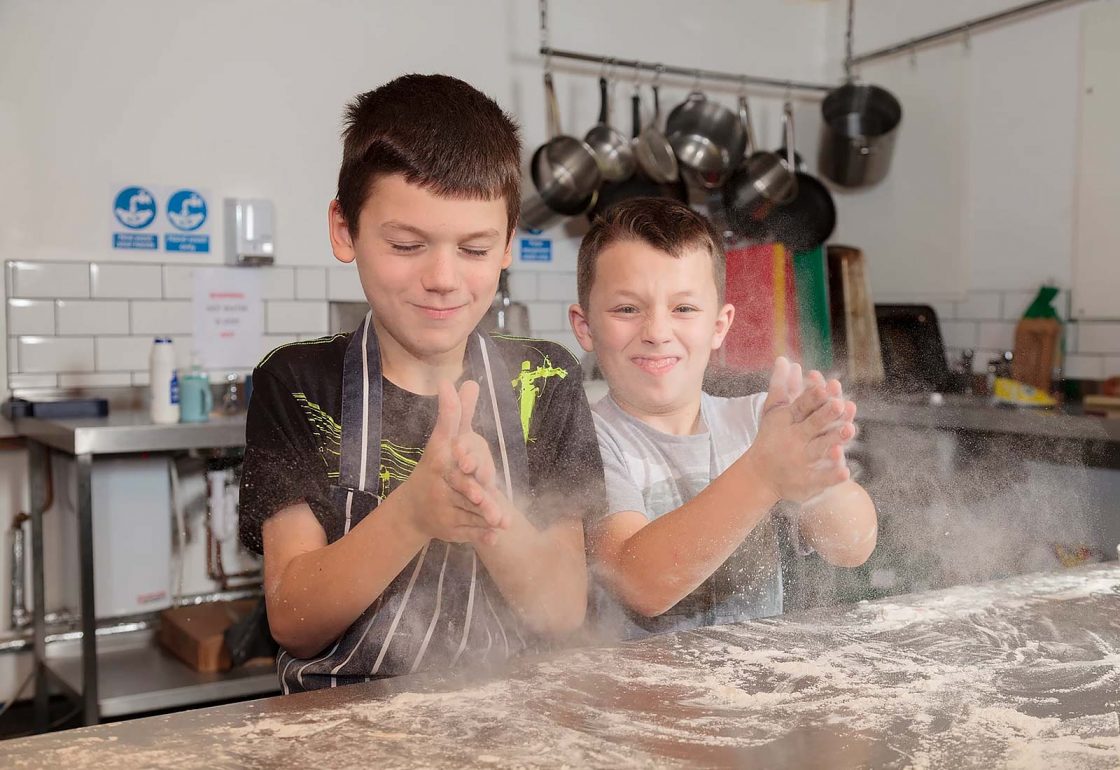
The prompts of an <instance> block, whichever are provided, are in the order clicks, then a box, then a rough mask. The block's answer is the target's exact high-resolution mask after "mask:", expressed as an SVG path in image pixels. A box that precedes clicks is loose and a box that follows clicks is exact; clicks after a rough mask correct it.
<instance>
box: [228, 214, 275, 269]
mask: <svg viewBox="0 0 1120 770" xmlns="http://www.w3.org/2000/svg"><path fill="white" fill-rule="evenodd" d="M225 215H226V216H225V219H226V222H225V227H226V264H230V265H271V264H272V263H273V261H274V259H275V249H276V247H275V244H274V242H273V234H274V232H275V229H274V228H275V224H276V218H275V215H274V214H273V210H272V201H270V200H263V199H260V198H226V199H225Z"/></svg>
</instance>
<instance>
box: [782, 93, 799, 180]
mask: <svg viewBox="0 0 1120 770" xmlns="http://www.w3.org/2000/svg"><path fill="white" fill-rule="evenodd" d="M782 133H783V134H785V140H786V167H787V168H788V169H789V170H790V171H791V172H793V171H797V158H796V157H795V156H794V154H793V143H794V135H793V105H792V104H791V103H790V102H788V101H787V102H786V103H785V104H784V105H783V106H782Z"/></svg>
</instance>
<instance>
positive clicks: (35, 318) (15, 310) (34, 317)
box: [8, 299, 54, 335]
mask: <svg viewBox="0 0 1120 770" xmlns="http://www.w3.org/2000/svg"><path fill="white" fill-rule="evenodd" d="M8 334H47V335H53V334H54V303H53V302H51V301H50V300H49V299H10V300H8Z"/></svg>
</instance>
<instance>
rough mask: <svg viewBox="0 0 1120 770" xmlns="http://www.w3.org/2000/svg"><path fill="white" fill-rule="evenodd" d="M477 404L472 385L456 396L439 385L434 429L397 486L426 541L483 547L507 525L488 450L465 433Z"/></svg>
mask: <svg viewBox="0 0 1120 770" xmlns="http://www.w3.org/2000/svg"><path fill="white" fill-rule="evenodd" d="M477 403H478V383H476V382H472V381H468V382H465V383H463V385H462V387H461V388H460V389H459V392H458V393H456V392H455V389H454V388H453V387H452V386H451V384H450V383H446V382H445V383H441V385H440V388H439V412H438V414H437V415H436V424H435V428H434V429H433V430H432V435H431V438H429V439H428V444H427V446H426V447H425V448H424V455H423V456H422V457H421V458H420V462H419V463H417V465H416V469H415V470H413V472H412V475H411V476H409V479H408V481H407V482H405V484H404V485H402V487H401V488H402V490H403V489H407V490H408V492H409V498H410V500H411V505H410V510H411V512H412V516H411V520H412V524H413V525H414V526H415V527H416V528H417V529H418V530H419V531H420V532H421V533H423V534H424V535H425V536H426V537H428V538H432V539H437V540H446V541H449V542H453V543H464V542H473V543H479V544H488V545H489V544H493V543H494V541H495V539H496V538H497V531H498V529H502V528H505V527H508V526H509V521H508V516H507V514H506V513H505V512H504V509H503V507H502V506H501V505H500V501H499V498H498V497H497V496H496V495H495V492H496V490H495V488H494V477H495V471H494V461H493V458H491V456H490V449H489V447H488V446H487V444H486V441H485V439H483V438H482V437H481V436H479V435H478V434H477V433H475V432H474V430H473V429H472V428H471V420H472V419H473V418H474V410H475V405H476V404H477Z"/></svg>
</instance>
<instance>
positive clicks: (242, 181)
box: [0, 0, 827, 700]
mask: <svg viewBox="0 0 1120 770" xmlns="http://www.w3.org/2000/svg"><path fill="white" fill-rule="evenodd" d="M550 9H551V13H550V16H551V18H550V23H551V27H552V41H551V42H552V44H553V45H554V46H555V47H557V48H568V49H579V50H586V51H591V52H601V53H605V54H611V55H615V56H619V57H639V58H643V59H648V60H655V61H665V62H668V63H677V64H684V65H696V66H703V67H707V68H717V69H719V68H723V69H731V70H736V71H749V72H755V73H758V74H766V75H776V76H779V77H789V78H803V79H818V78H819V77H820V75H821V72H822V70H823V68H824V64H825V58H824V50H823V49H822V47H821V45H820V43H821V40H822V39H823V37H824V34H825V29H826V23H827V6H826V5H825V4H823V3H820V2H818V1H816V0H755V1H754V2H751V3H750V4H746V3H742V2H737V1H736V0H703V1H702V2H698V3H693V4H691V5H683V4H681V3H680V2H679V1H678V0H613V2H610V3H600V2H593V1H592V0H552V1H551V2H550ZM537 23H538V15H537V4H536V3H535V2H532V0H472V1H471V2H469V3H467V2H451V1H450V0H444V1H442V2H441V1H439V0H414V1H413V2H409V3H400V2H389V1H388V0H329V2H328V1H326V0H316V1H313V0H197V1H196V2H193V3H189V4H183V3H170V2H146V1H145V0H106V2H98V3H90V2H73V1H71V2H66V1H64V0H0V169H3V171H2V172H0V212H3V214H2V215H0V262H2V261H5V260H11V259H47V260H61V259H66V260H80V261H86V260H89V261H92V260H112V261H121V260H137V261H164V260H165V259H166V256H165V255H149V256H144V255H140V254H137V255H130V254H128V253H125V252H120V253H114V252H113V251H112V250H111V249H110V248H109V243H110V237H109V227H108V222H109V210H110V200H111V199H110V195H111V192H112V190H113V185H114V184H117V183H120V182H123V181H129V182H146V183H150V184H184V185H191V186H198V187H202V188H206V189H208V190H210V191H211V193H212V195H213V196H214V198H221V197H225V196H255V197H256V196H259V197H265V198H270V199H272V200H273V201H274V202H275V206H276V214H277V243H278V255H277V262H278V264H280V265H284V266H291V265H318V266H325V265H328V264H330V263H331V259H332V258H331V255H330V251H329V248H328V245H327V239H326V232H325V228H324V220H325V217H324V214H325V211H326V206H327V202H328V201H329V200H330V198H331V196H332V194H333V191H334V183H335V178H336V174H337V169H338V161H339V157H340V145H339V141H338V133H339V129H340V122H341V113H342V109H343V106H344V104H345V103H346V101H347V100H348V99H349V98H350V97H352V96H353V95H354V94H356V93H358V92H360V91H363V90H367V89H369V88H372V87H374V86H376V85H377V84H379V83H382V82H384V81H386V80H388V79H390V78H392V77H393V76H395V75H398V74H402V73H405V72H412V71H420V72H434V71H441V72H447V73H450V74H454V75H457V76H459V77H462V78H464V79H466V80H468V81H470V82H472V83H474V84H475V85H477V86H478V87H480V88H482V89H483V90H485V91H486V92H488V93H490V94H491V95H493V96H494V97H495V98H496V99H497V100H498V101H499V102H500V103H501V104H502V105H503V106H505V107H506V108H507V109H508V110H509V111H511V112H512V113H513V114H514V115H516V116H517V117H518V118H519V119H520V120H521V122H522V125H523V128H524V140H525V147H526V152H527V153H528V152H531V150H532V149H533V148H535V147H536V146H537V145H538V144H540V143H541V142H542V141H543V140H544V138H545V131H544V114H543V94H542V90H541V85H540V59H539V57H538V56H537V47H538V45H539V43H540V38H539V34H538V29H537ZM557 70H558V74H557V81H558V87H559V97H560V101H561V106H562V109H563V113H564V127H565V130H567V131H569V132H572V133H579V134H582V133H583V132H584V131H586V130H587V129H588V128H590V126H591V125H592V124H593V123H594V122H595V116H596V111H597V104H596V95H595V94H596V91H595V88H596V86H595V82H594V78H593V76H594V75H595V74H597V68H595V67H590V68H583V70H582V71H583V72H585V73H588V74H590V75H591V76H592V77H587V76H585V75H578V74H576V73H577V72H579V71H581V70H580V68H579V67H571V66H568V65H563V64H561V63H560V62H557ZM620 76H624V77H627V78H628V77H629V73H620ZM690 86H691V82H690V81H689V80H687V79H686V80H683V81H682V80H678V81H669V80H667V81H666V83H665V89H664V91H663V97H664V100H665V105H664V106H665V107H666V108H668V107H671V106H672V105H673V104H675V103H676V102H677V101H678V100H679V99H680V98H681V97H683V95H684V94H685V92H686V91H687V90H688V89H689V87H690ZM713 93H714V95H718V94H722V96H721V97H720V98H724V99H727V100H729V101H730V100H732V99H733V98H734V89H730V90H728V89H724V90H722V91H719V90H718V89H714V90H713ZM616 96H617V108H616V112H617V113H618V114H619V115H620V117H623V118H624V120H623V123H624V124H627V123H628V117H627V113H625V112H624V111H623V110H624V109H625V107H626V102H625V100H626V98H627V97H628V96H629V87H628V86H619V87H618V88H617V89H616ZM780 98H781V94H777V95H773V94H771V95H770V96H769V98H762V97H761V96H760V98H759V99H757V100H756V102H755V105H754V112H755V120H756V123H757V127H758V128H759V129H760V131H759V133H760V134H761V138H762V140H763V141H764V143H766V144H767V145H773V144H777V143H778V111H779V109H780ZM815 116H816V109H815V104H814V103H812V102H802V101H799V102H798V117H799V120H800V124H801V126H802V128H803V130H804V134H803V139H804V142H807V143H809V144H804V143H803V146H802V151H803V154H805V155H806V156H807V157H809V158H810V159H812V158H813V157H814V155H815V151H814V148H813V147H812V146H810V145H811V144H815V142H814V141H812V137H813V136H815V133H816V123H815V120H816V117H815ZM212 211H213V209H212ZM213 213H215V214H217V215H218V221H217V222H216V223H215V225H216V230H215V234H219V233H220V232H221V222H220V219H221V215H220V211H213ZM575 246H576V241H574V240H572V239H571V238H569V239H568V240H561V241H559V242H558V243H557V244H556V258H555V260H554V262H553V263H552V264H550V265H547V266H544V267H540V266H534V267H530V266H525V265H518V266H517V268H516V271H515V278H516V281H515V291H516V292H517V293H519V295H520V297H521V298H522V299H524V300H527V301H529V302H530V305H531V311H532V320H533V325H534V330H535V331H539V332H540V333H541V334H542V336H547V337H550V338H554V339H557V340H560V341H562V342H564V343H565V344H568V345H569V346H573V345H574V342H573V340H572V337H571V335H570V333H569V332H568V330H567V324H566V321H565V320H564V308H566V306H567V304H568V303H570V302H571V301H572V300H574V298H575V296H574V295H575V277H574V269H575V259H574V257H575ZM189 261H190V262H198V261H200V260H199V258H198V257H197V256H195V255H191V256H190V257H189ZM212 261H215V262H216V261H219V259H218V257H217V256H216V255H215V256H214V257H212ZM538 273H543V274H544V275H545V277H544V278H541V277H540V276H539V275H538ZM355 280H356V278H355ZM3 316H4V314H2V313H0V339H3V338H4V337H5V336H6V332H5V328H4V327H5V320H4V317H3ZM5 357H6V350H5V349H4V347H3V346H0V392H4V391H6V382H5V377H6V375H5V372H6V371H7V366H6V361H5ZM0 428H2V426H0ZM25 467H26V458H25V455H24V453H23V452H19V451H9V452H3V453H0V489H3V490H4V493H3V494H2V495H0V527H6V526H7V523H8V522H9V521H10V520H11V517H12V515H13V514H14V513H15V511H16V510H17V509H18V508H19V507H20V506H21V505H23V504H25V503H23V502H21V501H22V500H23V498H24V496H25V495H26V491H25V489H24V487H25V481H24V469H25ZM0 575H4V576H6V575H7V553H6V551H5V550H4V549H0ZM196 578H197V579H198V580H201V578H199V576H198V575H195V576H194V578H190V577H189V582H190V581H193V582H194V583H197V582H198V581H197V580H196ZM48 579H50V576H48ZM188 588H189V586H188ZM0 596H3V597H4V598H3V599H0V632H2V631H3V630H4V628H3V626H4V624H5V623H6V617H7V606H6V602H7V598H6V597H7V593H6V590H5V591H0ZM15 664H16V661H15V659H13V658H6V659H5V658H0V700H3V699H4V698H6V696H7V693H9V692H10V691H11V689H12V688H13V687H14V684H15V681H16V680H15V679H14V677H15Z"/></svg>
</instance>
